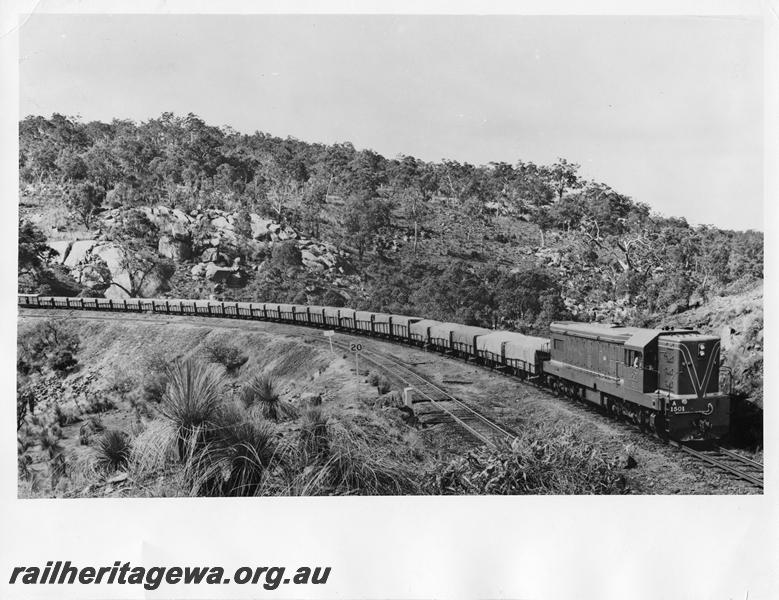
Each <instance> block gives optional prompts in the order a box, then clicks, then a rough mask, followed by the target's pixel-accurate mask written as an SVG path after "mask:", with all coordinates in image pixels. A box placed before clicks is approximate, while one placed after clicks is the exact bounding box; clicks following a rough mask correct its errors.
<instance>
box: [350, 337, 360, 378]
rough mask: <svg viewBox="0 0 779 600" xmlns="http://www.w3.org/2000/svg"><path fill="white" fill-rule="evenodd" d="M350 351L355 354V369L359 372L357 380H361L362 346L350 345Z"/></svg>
mask: <svg viewBox="0 0 779 600" xmlns="http://www.w3.org/2000/svg"><path fill="white" fill-rule="evenodd" d="M349 349H350V350H351V351H352V352H354V368H355V370H356V371H357V378H358V380H359V378H360V350H362V344H350V345H349Z"/></svg>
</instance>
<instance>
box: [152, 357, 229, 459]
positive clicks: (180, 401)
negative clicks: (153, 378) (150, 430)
mask: <svg viewBox="0 0 779 600" xmlns="http://www.w3.org/2000/svg"><path fill="white" fill-rule="evenodd" d="M222 385H223V380H222V376H221V375H220V374H219V373H218V372H217V371H216V369H215V368H214V367H213V366H212V365H205V364H203V363H199V362H195V361H192V360H187V361H184V362H181V363H176V364H174V365H173V366H172V367H171V368H170V369H169V371H168V385H167V388H166V389H165V394H164V396H163V398H162V404H161V406H160V412H161V413H162V416H163V417H165V418H166V419H168V420H169V421H170V422H171V423H173V424H174V426H175V428H176V435H177V437H178V447H179V456H180V457H182V458H183V457H184V456H185V454H186V450H187V445H188V444H191V443H194V444H195V445H197V444H198V443H199V442H201V441H202V440H203V438H204V436H205V432H206V431H207V430H208V429H209V428H211V427H212V426H213V425H214V424H215V419H216V416H217V412H218V410H219V408H220V406H221V404H222Z"/></svg>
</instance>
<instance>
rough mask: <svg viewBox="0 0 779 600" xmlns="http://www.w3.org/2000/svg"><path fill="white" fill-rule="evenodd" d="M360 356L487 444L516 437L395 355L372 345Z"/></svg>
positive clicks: (347, 346) (347, 347) (494, 445)
mask: <svg viewBox="0 0 779 600" xmlns="http://www.w3.org/2000/svg"><path fill="white" fill-rule="evenodd" d="M333 345H335V346H338V347H339V348H341V349H342V350H345V351H350V347H349V345H347V344H343V343H341V342H333ZM360 356H361V357H362V358H363V359H365V360H367V361H369V362H370V363H372V364H373V365H375V366H376V367H378V368H380V369H382V370H383V371H385V372H386V373H388V374H390V375H392V376H394V377H395V378H397V379H398V380H399V381H401V382H403V383H404V384H405V385H406V386H407V387H412V388H414V391H415V392H416V393H417V394H419V395H421V396H422V397H423V398H424V400H423V402H425V401H426V402H430V403H431V405H432V406H433V407H435V409H437V410H438V411H440V412H441V413H443V414H445V415H447V416H448V417H449V418H451V420H452V421H454V422H455V423H457V424H458V425H459V426H460V427H462V428H463V429H465V430H466V431H467V432H468V433H469V434H471V435H472V436H473V437H474V438H476V439H477V440H479V441H481V442H483V443H484V444H486V445H488V446H490V447H492V448H495V447H496V443H495V442H496V440H500V439H502V440H512V439H514V438H515V437H516V433H514V432H513V431H511V430H510V429H509V428H507V427H505V426H504V425H501V424H500V423H498V422H496V421H494V420H492V419H491V418H489V417H487V416H486V415H484V414H483V413H482V412H481V411H478V410H476V409H475V408H473V407H472V406H470V405H468V404H467V403H465V402H463V401H462V400H460V399H459V398H457V397H455V396H453V395H452V394H450V393H449V392H447V391H446V390H444V389H443V388H441V387H439V386H438V385H436V384H435V383H433V382H432V381H430V380H429V379H428V378H426V377H423V376H422V375H420V374H419V373H417V372H416V371H414V370H413V369H411V368H410V367H408V366H407V365H405V364H403V362H402V361H400V360H398V359H397V358H395V357H394V356H392V355H390V354H388V353H386V352H380V351H377V350H374V349H368V348H362V349H361V350H360Z"/></svg>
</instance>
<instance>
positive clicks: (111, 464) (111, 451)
mask: <svg viewBox="0 0 779 600" xmlns="http://www.w3.org/2000/svg"><path fill="white" fill-rule="evenodd" d="M129 460H130V436H129V435H127V434H126V433H125V432H124V431H119V430H118V429H109V430H108V431H106V432H104V433H103V434H102V435H101V436H99V437H98V438H97V440H96V443H95V462H96V464H97V466H98V468H100V469H102V470H103V471H107V472H113V471H116V470H118V469H120V468H123V467H126V466H127V463H128V461H129Z"/></svg>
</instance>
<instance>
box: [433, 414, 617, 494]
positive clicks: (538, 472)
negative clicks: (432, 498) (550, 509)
mask: <svg viewBox="0 0 779 600" xmlns="http://www.w3.org/2000/svg"><path fill="white" fill-rule="evenodd" d="M426 479H427V480H426V484H425V487H426V488H427V490H428V491H430V492H431V493H436V494H620V493H625V491H626V490H625V481H624V477H623V476H622V475H621V474H620V473H619V470H618V469H617V468H616V467H615V466H614V465H612V464H611V463H609V462H608V461H606V460H605V459H604V458H603V457H602V456H601V454H600V452H599V450H598V448H597V447H595V446H593V445H592V444H590V443H589V442H586V441H584V440H582V439H580V438H579V437H578V436H577V435H576V434H575V433H573V432H572V431H571V430H568V429H563V430H559V429H554V428H546V429H542V428H538V429H537V430H534V431H530V432H524V433H523V434H522V435H521V436H520V437H519V438H517V439H515V440H514V441H513V442H512V443H510V444H509V443H502V444H500V445H499V446H498V447H497V448H492V449H490V448H481V449H479V450H475V451H471V452H469V453H468V455H467V456H465V457H458V458H456V459H454V460H452V461H450V462H449V463H447V464H445V465H441V466H440V467H439V468H437V469H436V470H435V471H433V472H431V473H429V474H428V475H427V478H426Z"/></svg>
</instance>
